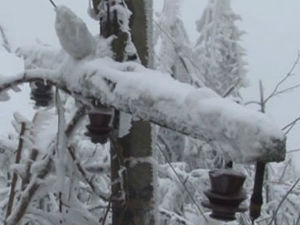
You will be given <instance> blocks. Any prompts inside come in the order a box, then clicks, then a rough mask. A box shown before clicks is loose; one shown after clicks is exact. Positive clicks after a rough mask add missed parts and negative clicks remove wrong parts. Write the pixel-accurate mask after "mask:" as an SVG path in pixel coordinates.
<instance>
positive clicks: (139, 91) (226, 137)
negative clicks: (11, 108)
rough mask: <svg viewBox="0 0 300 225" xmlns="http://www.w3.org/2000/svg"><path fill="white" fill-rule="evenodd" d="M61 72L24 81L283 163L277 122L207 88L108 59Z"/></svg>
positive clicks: (240, 158)
mask: <svg viewBox="0 0 300 225" xmlns="http://www.w3.org/2000/svg"><path fill="white" fill-rule="evenodd" d="M65 66H67V65H65ZM60 68H62V69H61V70H56V71H53V72H52V73H50V72H49V73H44V74H39V73H37V70H27V71H26V73H25V76H23V77H21V79H22V80H24V81H25V80H29V79H32V78H37V79H38V78H41V79H47V80H49V81H51V82H52V83H54V84H57V85H58V86H59V87H64V88H65V89H66V90H69V91H70V93H72V95H73V96H74V97H76V98H81V99H84V98H87V99H97V100H98V101H99V102H101V103H102V104H104V105H106V106H112V107H114V108H116V109H118V110H120V111H123V112H127V113H130V114H132V115H133V116H134V117H135V118H136V119H142V120H147V121H151V122H153V123H155V124H158V125H160V126H163V127H167V128H169V129H172V130H176V131H178V132H181V133H183V134H185V135H189V136H191V137H194V138H199V139H202V140H206V141H209V142H211V143H215V144H217V145H216V146H221V147H222V149H220V150H219V151H222V152H223V153H224V155H225V156H228V157H229V158H231V159H232V160H234V161H236V162H252V161H257V160H262V161H282V160H283V159H284V155H285V137H284V134H283V133H282V132H281V130H280V129H279V128H278V127H277V126H275V125H274V122H273V121H271V120H270V119H269V118H268V117H267V116H266V115H264V114H262V113H260V112H256V111H252V110H250V109H247V108H246V107H244V106H241V105H239V104H237V103H235V102H233V101H230V100H228V99H224V98H222V97H220V96H218V95H217V94H216V93H214V92H213V91H212V90H210V89H208V88H195V87H193V86H191V85H188V84H184V83H180V82H178V81H176V80H174V79H173V78H171V77H170V76H169V75H168V74H163V73H160V72H158V71H155V70H150V69H146V68H145V67H143V66H141V65H139V64H137V63H133V62H124V63H118V62H115V61H113V60H111V59H108V58H98V59H83V60H81V61H80V62H78V63H76V64H74V65H73V64H72V67H71V68H70V67H68V69H66V67H64V66H62V67H60ZM54 74H57V76H54ZM16 79H17V80H18V79H20V77H16ZM9 80H10V82H11V83H13V80H14V79H13V78H12V77H10V79H9ZM7 86H8V85H7V83H6V82H5V79H2V81H1V80H0V91H1V89H3V88H1V87H7ZM217 150H218V149H217Z"/></svg>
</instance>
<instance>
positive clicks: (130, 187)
mask: <svg viewBox="0 0 300 225" xmlns="http://www.w3.org/2000/svg"><path fill="white" fill-rule="evenodd" d="M102 1H103V0H102ZM147 1H148V0H126V1H125V2H126V4H128V7H129V10H130V11H131V12H132V16H131V18H130V28H131V36H132V41H133V44H134V45H135V47H136V49H137V56H136V57H132V56H126V55H125V54H126V53H125V47H126V44H127V42H128V41H131V40H130V34H128V33H126V32H124V31H122V30H121V29H120V24H119V18H118V14H117V11H113V10H111V7H112V6H113V4H115V1H110V0H106V1H105V0H104V2H102V4H106V5H104V8H105V10H106V16H105V19H103V18H100V26H101V28H100V31H101V35H102V36H103V37H105V38H107V37H109V36H111V35H115V36H116V37H117V38H115V39H114V40H113V42H112V50H113V52H114V59H115V60H116V61H119V62H122V61H124V60H125V59H127V60H131V59H133V60H134V59H137V58H138V59H140V61H141V63H142V64H143V65H144V66H148V65H149V59H150V58H151V55H150V51H149V45H150V42H151V40H149V39H148V36H149V35H147V34H148V33H149V30H147V29H150V28H151V26H147V23H148V19H149V18H147V14H146V10H147V9H146V8H147V7H146V4H149V2H148V3H146V2H147ZM113 2H114V3H113ZM100 3H101V1H99V0H93V7H94V9H95V13H96V14H98V13H99V10H98V5H99V4H100ZM123 3H124V2H123ZM123 3H122V4H123ZM123 7H126V6H125V5H123ZM119 114H120V113H119V112H116V118H115V128H116V129H117V128H118V123H119ZM111 143H112V147H111V179H112V198H111V206H112V224H113V225H154V224H155V214H156V213H155V199H154V189H155V186H154V185H155V184H156V182H154V172H153V157H152V153H153V152H152V134H151V124H150V123H149V122H147V121H141V120H139V121H132V126H131V129H130V131H129V133H128V134H127V135H125V136H124V137H122V138H117V137H116V136H114V137H112V140H111ZM121 171H122V175H123V176H122V177H121V178H120V174H121ZM120 179H122V181H120ZM116 181H119V182H116ZM124 195H125V196H124ZM124 197H125V199H124Z"/></svg>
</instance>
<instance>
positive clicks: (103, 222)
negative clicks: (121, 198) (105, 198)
mask: <svg viewBox="0 0 300 225" xmlns="http://www.w3.org/2000/svg"><path fill="white" fill-rule="evenodd" d="M111 200H112V196H110V198H109V202H108V205H107V207H106V210H105V214H104V217H103V220H102V217H101V218H100V219H99V223H100V222H101V220H102V225H105V221H106V218H107V215H108V212H109V209H110V207H111Z"/></svg>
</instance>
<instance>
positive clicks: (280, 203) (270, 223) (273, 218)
mask: <svg viewBox="0 0 300 225" xmlns="http://www.w3.org/2000/svg"><path fill="white" fill-rule="evenodd" d="M299 181H300V178H298V179H297V180H296V181H295V183H294V184H293V186H292V187H291V188H290V189H289V190H288V191H287V193H286V194H285V195H284V196H283V197H282V199H281V201H280V202H279V204H278V206H277V208H276V210H275V212H274V214H273V216H272V219H271V221H270V222H269V224H268V225H272V223H273V221H274V220H275V218H276V216H277V214H278V211H279V209H280V207H281V205H282V203H283V202H284V200H286V198H287V197H288V196H289V194H290V193H291V192H292V190H293V189H294V188H295V187H296V185H297V184H298V183H299Z"/></svg>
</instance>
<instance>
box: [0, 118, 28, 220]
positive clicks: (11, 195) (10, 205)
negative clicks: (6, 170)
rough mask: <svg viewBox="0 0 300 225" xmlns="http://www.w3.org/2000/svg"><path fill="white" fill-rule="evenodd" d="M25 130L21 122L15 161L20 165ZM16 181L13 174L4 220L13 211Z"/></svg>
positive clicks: (16, 176)
mask: <svg viewBox="0 0 300 225" xmlns="http://www.w3.org/2000/svg"><path fill="white" fill-rule="evenodd" d="M25 130H26V124H25V122H22V124H21V132H20V137H19V145H18V149H17V155H16V161H15V163H16V164H18V163H20V161H21V156H22V150H23V143H24V140H23V135H24V134H25ZM17 181H18V175H17V174H16V173H14V175H13V178H12V183H11V187H10V193H9V200H8V205H7V209H6V215H5V219H7V218H8V217H9V216H10V214H11V212H12V209H13V204H14V199H15V194H16V192H15V191H16V190H15V188H16V186H17Z"/></svg>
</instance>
